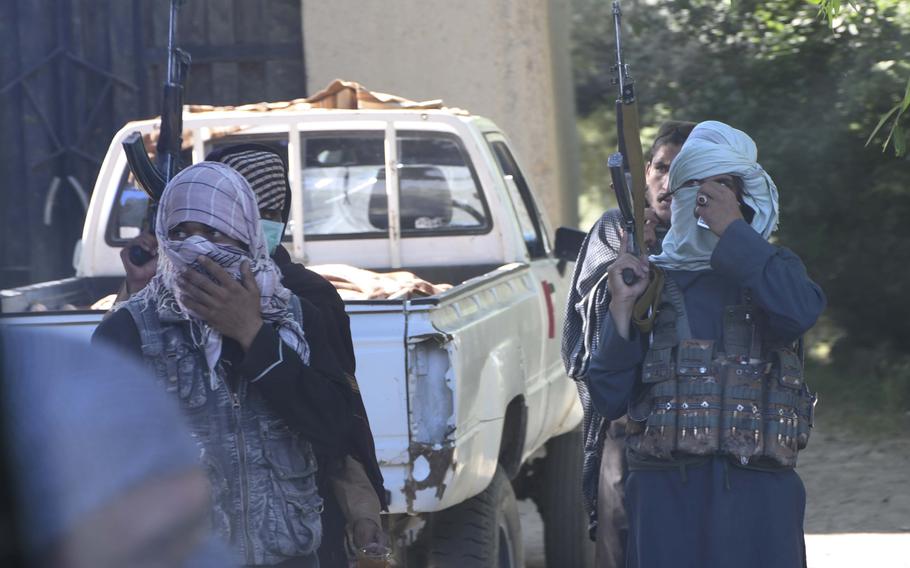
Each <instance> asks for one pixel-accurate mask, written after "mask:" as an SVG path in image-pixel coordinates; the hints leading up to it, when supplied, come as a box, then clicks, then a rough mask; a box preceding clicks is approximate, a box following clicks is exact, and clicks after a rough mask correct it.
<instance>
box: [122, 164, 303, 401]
mask: <svg viewBox="0 0 910 568" xmlns="http://www.w3.org/2000/svg"><path fill="white" fill-rule="evenodd" d="M183 222H194V223H202V224H205V225H208V226H209V227H212V228H213V229H216V230H218V231H220V232H221V233H223V234H225V235H227V236H229V237H231V238H232V239H235V240H237V241H240V242H241V243H244V244H247V246H248V247H249V252H247V251H245V250H243V249H240V248H237V247H234V246H231V245H224V244H216V243H212V242H210V241H208V240H207V239H205V238H204V237H201V236H198V235H194V236H191V237H188V238H186V239H184V240H182V241H178V240H170V239H169V238H168V233H169V232H170V230H171V229H173V228H174V227H176V226H177V225H179V224H180V223H183ZM155 234H156V237H157V238H158V249H159V255H158V268H157V272H156V274H155V277H154V278H152V280H151V282H149V284H148V286H146V287H145V288H144V289H143V290H142V291H141V292H139V294H137V295H136V296H137V298H139V300H140V301H144V302H149V303H154V304H155V306H156V307H157V309H158V312H159V315H161V316H165V317H167V318H169V319H184V320H189V321H190V323H191V330H192V333H193V341H194V343H195V344H196V345H197V346H199V347H202V348H204V350H205V355H206V362H207V363H208V366H209V369H210V370H211V371H213V372H212V388H213V389H214V388H217V377H216V373H215V372H214V371H215V368H216V366H217V364H218V360H219V358H220V357H221V347H222V337H221V334H220V333H218V332H217V331H216V330H215V329H213V328H212V327H211V326H209V325H208V323H206V322H205V321H204V320H202V319H201V318H199V317H198V315H196V314H194V313H193V312H192V311H191V310H189V309H188V308H187V307H186V306H185V305H184V304H183V301H182V294H181V292H180V289H179V287H178V286H177V278H178V277H179V275H180V274H181V273H183V272H184V271H186V270H196V269H198V268H199V265H198V263H197V261H196V259H197V258H198V257H199V256H206V257H208V258H210V259H212V260H213V261H215V262H216V263H218V264H219V265H220V266H221V267H222V268H224V269H225V270H226V271H227V272H228V273H229V274H230V275H231V276H232V277H233V278H235V279H237V280H240V279H241V272H240V265H241V263H242V262H243V261H244V260H247V261H248V262H249V263H250V270H251V271H252V273H253V276H254V277H255V279H256V284H257V286H258V287H259V292H260V306H261V309H262V319H263V320H265V321H266V322H271V323H273V324H275V325H277V327H278V334H279V336H280V337H281V339H282V340H283V341H284V342H285V343H287V344H288V345H289V346H290V347H291V348H293V349H294V351H295V352H297V354H298V355H299V356H300V358H301V360H302V361H303V363H304V364H309V359H310V350H309V345H308V343H307V340H306V337H305V335H304V332H303V329H302V328H301V327H300V325H299V324H298V323H297V322H296V321H295V320H294V318H293V316H291V315H290V313H289V311H288V308H289V302H290V300H291V291H290V290H288V289H287V288H285V287H284V286H282V285H281V272H280V271H279V270H278V267H277V266H276V265H275V263H274V261H272V259H271V257H270V256H269V252H268V249H267V246H268V245H267V243H266V239H265V236H264V234H263V232H262V228H261V227H260V224H259V209H258V208H257V205H256V197H255V196H254V195H253V191H252V190H251V189H250V186H249V184H248V183H247V181H246V179H244V177H243V176H241V175H240V174H239V173H237V172H236V171H235V170H233V169H232V168H230V167H229V166H226V165H224V164H221V163H218V162H200V163H198V164H195V165H192V166H190V167H188V168H186V169H184V170H183V171H181V172H180V173H178V174H177V175H176V176H174V178H173V179H172V180H171V181H170V182H168V184H167V187H166V188H165V190H164V194H163V195H162V196H161V202H160V203H159V205H158V216H157V218H156V225H155Z"/></svg>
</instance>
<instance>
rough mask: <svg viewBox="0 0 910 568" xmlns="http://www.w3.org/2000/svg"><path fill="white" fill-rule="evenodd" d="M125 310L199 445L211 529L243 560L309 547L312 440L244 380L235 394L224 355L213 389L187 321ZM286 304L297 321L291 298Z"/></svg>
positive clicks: (263, 560)
mask: <svg viewBox="0 0 910 568" xmlns="http://www.w3.org/2000/svg"><path fill="white" fill-rule="evenodd" d="M126 307H127V309H128V310H129V312H130V314H131V315H132V316H133V321H134V322H135V323H136V327H137V328H138V330H139V335H140V337H141V340H142V353H143V355H144V357H145V361H146V363H147V364H148V365H149V366H150V367H151V368H152V370H153V371H154V373H155V375H156V377H157V379H158V382H159V383H160V384H161V385H162V386H163V388H165V389H166V390H167V392H169V393H172V394H173V396H175V397H176V398H177V400H178V401H179V403H180V406H181V408H182V410H183V412H184V414H185V415H186V417H187V418H188V421H189V425H190V429H191V431H192V434H193V437H194V438H195V439H196V442H197V443H198V445H199V449H200V451H199V457H200V461H201V463H202V466H203V467H204V468H205V469H206V471H207V473H208V477H209V480H210V482H211V485H212V505H213V516H212V522H213V528H214V529H215V531H216V533H218V534H220V535H221V536H222V537H223V538H224V539H226V540H227V541H229V542H230V543H231V545H233V546H234V548H235V550H237V551H238V552H239V554H240V562H241V563H242V564H256V565H270V564H277V563H279V562H282V561H284V560H287V559H289V558H293V557H298V556H306V555H308V554H310V553H313V552H315V551H316V549H317V548H318V547H319V543H320V541H321V539H322V525H321V522H320V513H321V512H322V499H321V498H320V497H319V493H318V492H317V489H316V459H315V457H314V455H313V450H312V448H311V447H310V443H309V442H308V441H307V440H305V439H304V438H303V437H302V436H301V435H300V434H299V433H297V432H294V431H293V430H291V429H290V428H289V427H288V425H287V423H285V422H284V420H282V419H281V418H279V417H278V416H276V415H275V413H274V412H272V410H271V409H270V408H269V407H268V406H267V404H266V401H265V400H263V398H262V396H261V395H260V394H259V392H258V390H257V389H256V388H255V387H253V388H251V387H250V385H249V384H248V383H247V381H245V380H237V381H235V383H236V385H237V391H236V392H233V391H232V390H231V389H230V387H229V383H228V381H227V377H228V372H227V370H226V369H225V367H226V364H225V362H224V360H221V361H219V362H218V365H217V369H216V372H217V376H216V384H217V387H216V388H214V389H213V388H212V386H211V376H210V372H209V370H208V365H207V364H206V361H205V354H204V353H203V351H202V350H201V349H200V348H197V347H195V346H194V345H193V341H192V339H191V338H190V327H189V322H187V321H185V320H181V319H179V318H177V317H176V316H175V315H174V314H173V313H172V312H169V311H168V310H167V309H165V308H158V309H156V307H155V306H152V305H150V306H149V307H148V308H146V309H142V306H141V305H140V303H139V302H137V301H135V300H131V301H130V302H129V303H128V304H127V306H126ZM291 308H292V311H293V313H294V316H295V318H296V319H297V321H298V322H301V323H302V318H301V311H300V303H299V301H298V300H297V298H296V297H292V306H291ZM263 380H267V379H263Z"/></svg>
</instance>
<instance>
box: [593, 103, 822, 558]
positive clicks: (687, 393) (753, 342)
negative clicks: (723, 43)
mask: <svg viewBox="0 0 910 568" xmlns="http://www.w3.org/2000/svg"><path fill="white" fill-rule="evenodd" d="M669 188H670V193H671V194H673V201H672V204H671V221H672V225H671V227H670V231H669V232H668V233H667V235H666V237H665V238H664V242H663V251H662V252H661V253H660V254H659V255H652V256H651V257H650V259H649V258H648V257H647V256H645V255H644V254H642V255H640V256H635V255H632V254H631V253H629V252H626V251H625V250H624V251H623V252H622V254H621V255H620V257H619V258H618V259H617V260H616V261H615V262H614V263H613V265H612V266H611V268H610V270H609V275H608V287H609V290H610V301H609V305H608V315H607V316H606V317H605V318H604V321H603V323H602V326H601V330H600V331H601V335H600V339H601V341H600V343H599V344H598V346H597V348H596V349H595V350H594V352H593V353H592V355H591V362H590V367H589V369H588V373H587V375H586V377H585V380H586V382H587V386H588V388H589V391H590V395H591V398H592V400H593V403H594V405H595V407H596V408H597V410H598V412H599V413H600V414H602V415H603V416H604V417H605V418H606V419H608V420H615V419H617V418H619V417H621V416H623V415H627V416H628V425H627V432H626V441H625V445H626V452H627V453H626V457H627V460H628V464H629V470H630V473H629V475H628V477H627V478H626V481H625V484H624V489H625V492H626V494H625V501H624V502H625V505H626V507H627V510H626V512H627V516H628V520H629V522H628V527H629V534H628V538H627V549H626V554H627V558H626V566H629V567H648V568H652V567H653V568H662V567H670V566H673V567H680V566H682V567H693V568H694V567H701V566H711V567H713V566H718V567H721V566H739V567H743V568H765V567H768V566H774V567H777V568H798V567H801V566H805V543H804V538H803V516H804V510H805V503H806V494H805V488H804V487H803V484H802V481H801V480H800V478H799V476H798V475H797V473H796V471H795V469H794V468H795V466H796V458H797V453H798V451H799V450H800V449H802V448H803V447H805V445H806V443H807V442H808V438H809V432H810V430H811V426H812V414H813V407H814V403H815V395H814V394H813V393H811V392H810V391H809V389H808V386H807V385H806V383H805V381H804V378H803V371H802V361H801V355H800V348H799V340H800V338H801V337H802V335H803V334H804V333H805V332H806V331H807V330H808V329H809V328H811V327H812V325H813V324H814V323H815V321H816V319H817V318H818V316H819V314H820V313H821V311H822V310H823V309H824V305H825V297H824V294H823V293H822V291H821V290H820V289H819V287H818V286H817V285H816V284H815V283H814V282H812V280H810V279H809V277H808V276H807V274H806V270H805V267H804V266H803V264H802V262H801V261H800V259H799V258H798V257H797V256H796V255H795V254H793V252H791V251H789V250H787V249H784V248H781V247H777V246H774V245H772V244H770V243H769V242H768V239H769V237H770V236H771V234H772V233H773V232H774V230H775V229H776V228H777V221H778V192H777V187H776V186H775V184H774V182H773V180H772V179H771V177H770V176H769V175H768V174H767V173H766V172H765V171H764V170H763V169H762V167H761V166H760V165H759V163H758V162H757V149H756V146H755V143H754V142H753V141H752V139H751V138H749V136H748V135H746V134H745V133H744V132H741V131H739V130H736V129H734V128H732V127H730V126H728V125H726V124H723V123H720V122H714V121H708V122H703V123H700V124H699V125H698V126H696V127H695V129H693V131H692V133H691V135H690V136H689V139H688V140H687V141H686V143H685V144H684V145H683V148H682V150H681V151H680V153H679V155H678V156H677V157H676V160H675V161H674V162H673V165H672V166H671V168H670V182H669ZM626 240H627V239H626V237H624V238H623V243H622V245H623V248H624V249H625V245H626ZM625 270H628V271H631V272H632V273H633V274H634V276H635V278H634V279H633V280H632V282H631V283H629V281H628V280H627V279H626V278H624V277H623V274H622V272H623V271H625ZM658 272H660V273H662V275H663V281H664V286H663V289H662V290H660V291H658V292H657V294H656V295H655V297H654V302H653V304H652V305H653V306H654V307H653V309H652V310H651V315H652V316H653V318H652V320H651V323H650V324H648V323H647V322H645V321H643V320H642V319H641V318H636V316H635V313H634V312H635V310H636V305H637V304H638V303H639V302H640V298H641V297H642V295H643V294H644V293H645V290H646V288H647V287H648V286H649V285H650V282H652V277H651V275H652V274H656V273H658Z"/></svg>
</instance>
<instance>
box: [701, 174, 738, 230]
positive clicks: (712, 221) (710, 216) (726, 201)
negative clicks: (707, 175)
mask: <svg viewBox="0 0 910 568" xmlns="http://www.w3.org/2000/svg"><path fill="white" fill-rule="evenodd" d="M695 216H696V217H701V218H702V219H703V220H704V221H705V223H707V224H708V227H710V228H711V232H712V233H714V234H715V235H717V236H718V237H719V236H721V235H722V234H724V231H726V230H727V227H728V226H730V223H732V222H733V221H736V220H737V219H742V218H743V214H742V212H741V211H740V210H739V201H737V199H736V194H735V193H733V190H731V189H730V188H729V187H727V186H725V185H722V184H720V183H717V182H716V181H705V182H703V183H702V184H701V188H700V189H699V190H698V195H697V196H696V197H695Z"/></svg>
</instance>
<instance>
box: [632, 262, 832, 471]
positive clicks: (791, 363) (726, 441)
mask: <svg viewBox="0 0 910 568" xmlns="http://www.w3.org/2000/svg"><path fill="white" fill-rule="evenodd" d="M667 287H668V288H670V289H671V290H670V292H671V293H670V294H669V295H672V293H673V292H674V290H672V288H674V287H675V284H670V283H669V279H668V286H667ZM675 292H676V293H677V294H678V290H676V291H675ZM684 309H685V308H684V306H683V304H682V301H681V299H680V298H679V297H678V298H675V301H669V300H668V301H662V302H661V303H660V311H659V313H658V314H657V316H656V317H655V326H654V335H653V336H652V344H651V348H650V349H649V350H648V352H647V354H646V355H645V359H644V361H643V363H642V376H641V385H640V388H639V389H638V395H637V396H636V397H635V398H634V400H633V403H632V404H631V405H630V408H629V427H628V433H629V436H628V441H629V442H628V443H629V446H630V448H631V449H632V450H633V451H634V452H636V453H637V454H639V455H640V456H642V457H645V458H652V459H658V460H671V459H674V458H676V457H679V456H681V455H712V454H725V455H729V456H732V457H733V458H735V459H736V460H737V461H738V462H739V463H740V464H742V465H750V464H751V465H755V466H760V467H772V468H792V467H794V466H795V465H796V458H797V453H798V452H799V450H801V449H803V448H805V447H806V444H807V443H808V441H809V434H810V432H811V428H812V425H813V419H814V416H813V414H814V408H815V402H816V396H815V394H814V393H812V392H811V391H810V390H809V387H808V386H807V385H806V383H805V380H804V377H803V362H802V359H801V357H800V356H799V354H798V353H797V352H796V351H795V350H793V349H791V348H790V347H774V348H768V346H765V345H763V342H762V335H763V334H762V327H763V322H764V315H763V314H762V313H761V312H760V310H758V309H757V308H756V307H755V306H753V305H751V304H748V303H747V304H744V305H740V306H729V307H728V308H727V309H725V311H724V341H723V350H722V351H721V350H720V349H719V348H718V345H716V344H715V342H714V341H711V340H699V339H689V338H688V329H687V328H688V324H687V323H686V324H685V326H679V325H678V323H679V322H680V321H683V322H687V321H688V320H687V318H685V314H684V313H683V314H682V315H683V317H682V318H680V317H679V315H678V313H679V312H681V311H683V310H684Z"/></svg>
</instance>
